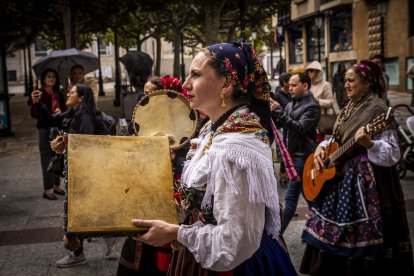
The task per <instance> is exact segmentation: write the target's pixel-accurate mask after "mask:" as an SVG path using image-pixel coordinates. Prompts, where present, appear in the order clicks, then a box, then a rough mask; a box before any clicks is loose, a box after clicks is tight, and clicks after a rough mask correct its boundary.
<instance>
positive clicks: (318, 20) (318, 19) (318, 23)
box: [315, 16, 323, 63]
mask: <svg viewBox="0 0 414 276" xmlns="http://www.w3.org/2000/svg"><path fill="white" fill-rule="evenodd" d="M322 23H323V18H322V17H321V16H317V17H315V25H316V27H317V28H318V61H319V63H320V62H321V27H322Z"/></svg>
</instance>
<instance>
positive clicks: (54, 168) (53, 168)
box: [46, 154, 64, 177]
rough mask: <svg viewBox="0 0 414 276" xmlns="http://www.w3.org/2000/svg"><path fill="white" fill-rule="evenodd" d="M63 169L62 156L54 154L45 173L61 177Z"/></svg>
mask: <svg viewBox="0 0 414 276" xmlns="http://www.w3.org/2000/svg"><path fill="white" fill-rule="evenodd" d="M63 169H64V155H63V154H56V155H55V156H53V157H52V158H51V159H50V162H49V165H48V166H47V169H46V171H48V172H49V173H51V174H54V175H55V176H59V177H63Z"/></svg>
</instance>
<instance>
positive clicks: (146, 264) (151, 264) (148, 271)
mask: <svg viewBox="0 0 414 276" xmlns="http://www.w3.org/2000/svg"><path fill="white" fill-rule="evenodd" d="M171 255H172V249H171V247H170V246H169V245H166V246H162V247H154V246H151V245H148V244H145V243H142V242H140V241H136V240H134V239H132V238H127V239H126V240H125V243H124V246H123V247H122V251H121V257H120V259H119V264H118V270H117V275H122V276H129V275H131V276H132V275H134V276H139V275H142V276H144V275H145V276H146V275H153V276H162V275H167V270H168V266H169V264H170V261H171Z"/></svg>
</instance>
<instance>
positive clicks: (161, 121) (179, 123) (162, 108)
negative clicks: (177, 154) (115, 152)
mask: <svg viewBox="0 0 414 276" xmlns="http://www.w3.org/2000/svg"><path fill="white" fill-rule="evenodd" d="M197 121H198V116H197V112H196V111H195V110H193V109H191V107H190V102H189V101H188V100H187V99H186V98H185V97H184V96H183V95H182V94H180V93H178V92H176V91H172V90H166V89H165V90H156V91H153V92H151V93H149V94H147V95H145V96H144V97H142V98H141V99H140V100H139V102H138V103H137V105H136V106H135V108H134V112H133V113H132V122H133V127H134V132H135V134H136V135H139V136H168V137H169V141H170V148H171V149H175V150H176V149H180V148H182V147H183V146H184V145H185V144H186V143H187V142H189V141H190V139H191V137H192V136H193V135H194V132H195V130H196V127H197Z"/></svg>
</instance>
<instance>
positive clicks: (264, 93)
mask: <svg viewBox="0 0 414 276" xmlns="http://www.w3.org/2000/svg"><path fill="white" fill-rule="evenodd" d="M207 49H209V50H210V51H211V52H212V53H213V57H214V58H215V59H217V60H219V61H220V64H221V67H222V68H220V70H222V72H224V73H225V75H226V77H227V79H228V80H229V81H230V82H231V84H232V85H233V86H234V87H236V88H239V89H240V90H241V91H242V92H243V93H250V94H252V95H253V97H254V98H256V99H261V100H264V101H269V92H270V91H271V86H270V84H269V81H268V80H267V74H266V72H265V70H264V69H263V66H262V63H261V61H260V59H259V57H258V56H257V54H256V52H255V51H254V49H253V47H252V45H251V44H250V43H245V42H244V41H243V40H241V39H240V40H238V41H236V42H233V43H218V44H214V45H211V46H208V47H207Z"/></svg>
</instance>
